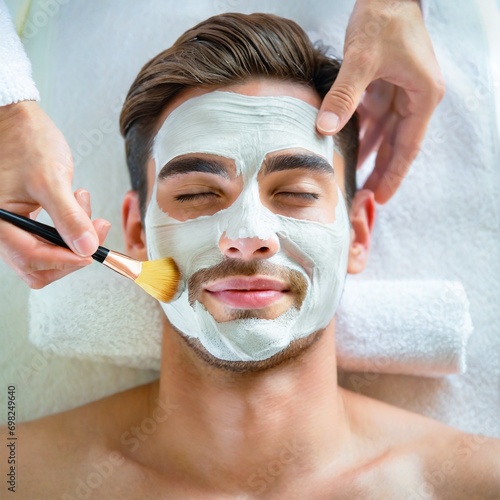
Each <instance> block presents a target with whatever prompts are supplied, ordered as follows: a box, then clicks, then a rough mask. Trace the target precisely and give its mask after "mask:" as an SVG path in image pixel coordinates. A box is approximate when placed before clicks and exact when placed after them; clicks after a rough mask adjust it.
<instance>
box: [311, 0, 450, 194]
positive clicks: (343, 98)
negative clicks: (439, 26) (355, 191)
mask: <svg viewBox="0 0 500 500" xmlns="http://www.w3.org/2000/svg"><path fill="white" fill-rule="evenodd" d="M365 90H366V94H365V95H364V97H363V94H364V92H365ZM443 95H444V80H443V77H442V75H441V71H440V69H439V66H438V63H437V60H436V56H435V55H434V51H433V49H432V44H431V41H430V38H429V35H428V33H427V30H426V28H425V25H424V22H423V19H422V13H421V11H420V5H419V2H418V0H357V1H356V4H355V6H354V10H353V12H352V14H351V18H350V20H349V25H348V27H347V32H346V37H345V45H344V62H343V64H342V67H341V69H340V72H339V75H338V77H337V80H336V82H335V84H334V85H333V86H332V88H331V89H330V91H329V93H328V94H327V95H326V96H325V98H324V100H323V104H322V107H321V111H320V114H319V115H318V121H317V127H318V130H319V131H320V132H321V133H323V134H326V135H332V134H333V133H337V132H338V131H339V130H341V129H342V127H343V126H344V125H345V124H346V122H347V121H348V120H349V118H350V117H351V116H352V114H353V113H354V111H355V110H356V108H358V113H359V118H360V128H361V141H360V151H359V160H358V166H360V165H361V164H362V163H363V162H364V161H365V160H366V158H367V157H368V155H369V154H370V153H371V152H372V151H374V150H378V152H377V157H376V162H375V168H374V170H373V172H372V174H371V175H370V177H369V178H368V179H367V181H366V183H365V185H364V187H365V188H367V189H370V190H372V191H374V193H375V199H376V200H377V201H378V202H379V203H385V202H386V201H387V200H388V199H389V198H390V197H391V196H392V195H393V194H394V193H395V192H396V190H397V188H398V187H399V185H400V184H401V182H402V180H403V178H404V177H405V175H406V173H407V172H408V169H409V168H410V164H411V162H412V161H413V160H414V158H415V156H416V155H417V153H418V151H419V148H420V145H421V143H422V140H423V138H424V134H425V130H426V128H427V124H428V122H429V119H430V117H431V115H432V112H433V111H434V109H435V108H436V106H437V105H438V103H439V101H440V100H441V99H442V98H443ZM360 101H361V104H360V105H359V107H358V104H359V103H360ZM325 112H326V113H325ZM333 115H336V116H337V117H339V118H338V120H337V119H336V117H335V116H333Z"/></svg>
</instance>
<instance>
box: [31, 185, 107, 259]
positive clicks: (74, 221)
mask: <svg viewBox="0 0 500 500" xmlns="http://www.w3.org/2000/svg"><path fill="white" fill-rule="evenodd" d="M40 192H41V194H40V196H39V200H38V201H39V202H40V204H41V205H42V206H43V207H44V209H45V210H46V211H47V212H48V214H49V215H50V218H51V219H52V220H53V221H54V225H55V227H56V229H57V230H58V231H59V233H60V234H61V236H62V237H63V239H64V241H65V242H66V243H67V244H68V245H69V247H70V248H71V249H72V250H73V251H74V252H75V253H77V254H78V255H80V256H89V255H92V254H93V253H94V252H95V251H96V250H97V246H98V245H99V238H98V235H97V234H96V232H95V229H94V226H93V225H92V221H91V220H90V198H89V195H88V192H86V191H79V192H77V194H76V195H75V196H74V195H73V193H72V192H71V189H70V186H69V184H67V183H66V182H57V183H54V184H52V185H51V186H48V185H46V186H45V189H42V190H41V191H40Z"/></svg>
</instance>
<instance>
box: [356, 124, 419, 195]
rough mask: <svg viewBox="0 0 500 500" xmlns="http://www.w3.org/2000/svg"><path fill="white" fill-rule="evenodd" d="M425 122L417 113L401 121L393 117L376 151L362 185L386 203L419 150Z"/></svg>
mask: <svg viewBox="0 0 500 500" xmlns="http://www.w3.org/2000/svg"><path fill="white" fill-rule="evenodd" d="M426 127H427V121H426V120H425V119H424V118H423V117H421V116H416V115H409V116H408V117H405V118H403V119H401V120H398V119H396V117H394V116H393V117H392V120H391V121H389V123H388V125H387V127H386V130H385V137H384V139H383V141H382V144H381V146H380V148H379V150H378V154H377V159H376V162H375V168H374V169H373V172H372V173H371V175H370V176H369V177H368V179H367V180H366V182H365V185H364V186H363V187H364V188H366V189H370V190H371V191H373V192H374V193H375V199H376V201H377V202H378V203H386V202H387V200H389V199H390V198H391V197H392V196H393V195H394V193H395V192H396V191H397V189H398V188H399V186H400V185H401V183H402V182H403V179H404V178H405V176H406V174H407V173H408V170H409V169H410V166H411V164H412V162H413V160H414V159H415V157H416V156H417V154H418V152H419V150H420V144H421V142H422V140H423V137H424V134H425V129H426Z"/></svg>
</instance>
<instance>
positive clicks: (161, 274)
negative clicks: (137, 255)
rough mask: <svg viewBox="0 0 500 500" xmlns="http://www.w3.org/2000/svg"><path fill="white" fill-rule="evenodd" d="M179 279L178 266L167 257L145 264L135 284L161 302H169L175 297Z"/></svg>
mask: <svg viewBox="0 0 500 500" xmlns="http://www.w3.org/2000/svg"><path fill="white" fill-rule="evenodd" d="M179 279H180V273H179V268H178V267H177V264H176V263H175V262H174V260H173V259H171V258H170V257H167V258H165V259H158V260H147V261H145V262H143V263H142V270H141V274H140V275H139V276H138V277H137V279H136V280H135V282H136V283H137V284H138V285H139V286H140V287H141V288H142V289H143V290H145V291H146V292H147V293H149V295H151V296H153V297H154V298H155V299H157V300H159V301H160V302H169V301H170V300H172V299H173V297H174V295H175V292H176V290H177V285H178V284H179Z"/></svg>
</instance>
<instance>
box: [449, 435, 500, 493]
mask: <svg viewBox="0 0 500 500" xmlns="http://www.w3.org/2000/svg"><path fill="white" fill-rule="evenodd" d="M444 458H445V460H447V461H448V464H447V465H448V468H449V469H450V478H451V479H452V480H451V481H450V485H452V484H453V485H454V486H455V487H456V493H457V495H458V494H459V495H462V496H463V497H464V498H482V499H489V498H491V499H497V498H499V496H500V439H495V438H491V437H487V436H482V435H479V434H468V433H458V435H457V436H456V438H455V439H454V440H453V442H452V443H451V445H450V448H449V454H448V455H447V456H446V457H444ZM443 464H444V461H442V462H441V468H442V466H443Z"/></svg>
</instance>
